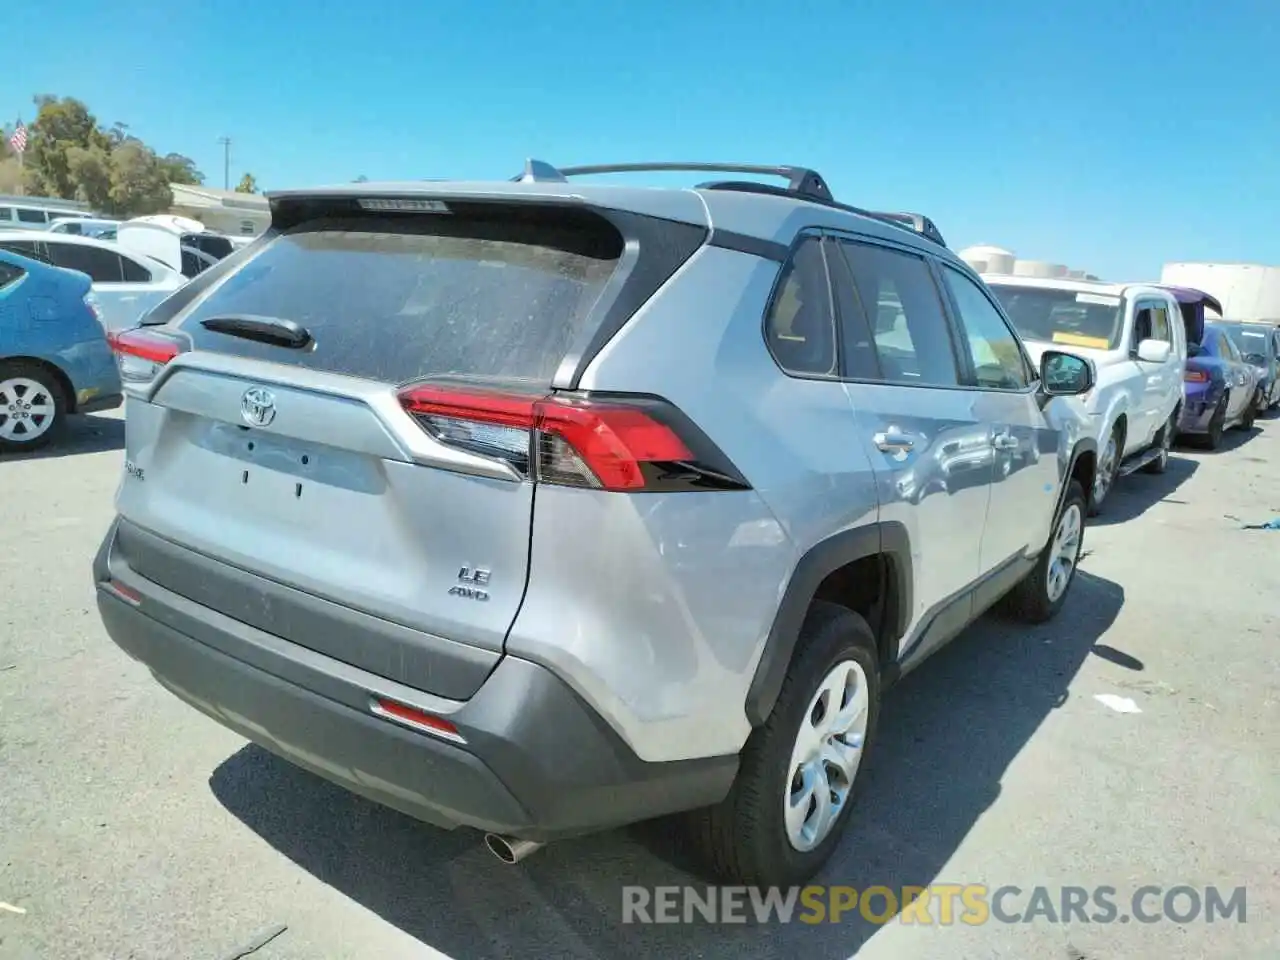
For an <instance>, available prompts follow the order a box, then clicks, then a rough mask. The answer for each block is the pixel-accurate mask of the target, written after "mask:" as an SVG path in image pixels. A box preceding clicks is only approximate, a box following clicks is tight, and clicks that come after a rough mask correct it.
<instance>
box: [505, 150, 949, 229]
mask: <svg viewBox="0 0 1280 960" xmlns="http://www.w3.org/2000/svg"><path fill="white" fill-rule="evenodd" d="M668 171H670V172H686V171H687V172H714V173H750V174H756V175H758V176H770V177H781V178H782V179H784V180H786V181H787V185H786V186H785V187H775V186H771V185H769V184H765V183H752V182H750V181H724V182H718V183H704V184H699V189H706V190H738V191H742V192H750V193H767V194H774V195H777V196H787V197H795V198H798V199H802V200H808V201H810V202H812V203H821V204H823V205H824V206H828V207H836V208H838V209H840V210H847V211H848V212H850V213H856V214H859V215H861V216H864V217H874V218H875V219H877V220H880V221H882V222H884V223H888V224H892V225H893V226H896V227H902V228H904V229H907V230H912V231H914V232H915V233H918V234H920V235H921V236H923V237H926V238H928V239H929V240H932V241H933V242H934V243H936V244H938V245H939V246H942V247H945V246H946V245H947V242H946V240H944V239H943V238H942V233H941V232H940V231H939V230H938V228H937V226H935V225H934V222H933V221H932V220H930V219H929V218H928V217H926V216H925V215H924V214H920V213H877V212H875V211H872V210H863V209H862V208H861V207H854V206H850V205H849V204H846V203H840V202H838V201H837V200H836V199H835V197H833V196H832V195H831V190H830V188H828V187H827V182H826V180H824V179H823V178H822V176H821V175H820V174H819V173H818V172H817V171H816V170H811V169H809V168H808V167H795V166H788V165H779V166H769V165H765V164H754V163H701V162H697V161H688V162H682V161H671V162H668V161H657V162H652V163H600V164H588V165H585V166H577V167H560V168H556V167H554V166H552V165H551V164H549V163H546V162H544V161H542V160H534V159H529V160H527V161H526V162H525V167H524V173H522V174H521V175H520V176H518V177H514V178H513V180H514V181H516V182H524V183H564V182H566V181H567V179H568V178H569V177H579V176H589V175H591V174H597V173H644V172H655V173H657V172H668Z"/></svg>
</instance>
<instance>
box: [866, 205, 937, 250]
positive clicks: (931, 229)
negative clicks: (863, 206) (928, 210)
mask: <svg viewBox="0 0 1280 960" xmlns="http://www.w3.org/2000/svg"><path fill="white" fill-rule="evenodd" d="M867 215H868V216H872V217H878V218H879V219H881V220H888V221H889V222H890V223H896V224H898V225H899V226H903V227H908V228H910V229H911V230H914V231H915V232H916V233H918V234H920V235H921V236H924V237H928V238H929V239H930V240H932V241H933V242H934V243H936V244H938V245H940V246H943V247H945V246H946V245H947V241H945V240H943V239H942V232H941V231H940V230H939V229H938V228H937V226H935V225H934V222H933V221H932V220H930V219H929V218H928V217H926V216H925V215H924V214H923V213H878V212H875V211H870V210H869V211H867Z"/></svg>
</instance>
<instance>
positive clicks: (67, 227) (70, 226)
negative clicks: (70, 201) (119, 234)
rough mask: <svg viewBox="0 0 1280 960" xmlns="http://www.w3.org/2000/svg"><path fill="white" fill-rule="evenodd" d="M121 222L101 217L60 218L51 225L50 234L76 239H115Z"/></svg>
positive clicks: (51, 222)
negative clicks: (63, 234)
mask: <svg viewBox="0 0 1280 960" xmlns="http://www.w3.org/2000/svg"><path fill="white" fill-rule="evenodd" d="M119 225H120V221H119V220H106V219H103V218H99V217H58V218H57V219H56V220H52V221H50V223H49V232H50V233H69V234H71V235H72V236H76V237H94V238H96V239H98V240H103V239H107V237H108V236H110V237H114V236H115V232H116V227H117V226H119Z"/></svg>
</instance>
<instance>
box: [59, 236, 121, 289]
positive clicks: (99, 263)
mask: <svg viewBox="0 0 1280 960" xmlns="http://www.w3.org/2000/svg"><path fill="white" fill-rule="evenodd" d="M45 245H46V246H47V247H48V248H49V259H50V261H51V262H52V263H53V265H54V266H55V267H63V268H65V269H67V270H79V271H80V272H81V273H87V274H88V275H89V279H90V280H92V281H93V282H94V283H120V281H121V280H123V279H124V274H123V273H122V272H121V269H120V255H119V254H117V253H112V252H111V251H110V250H103V249H101V248H99V247H90V246H88V245H86V244H80V243H56V242H46V244H45Z"/></svg>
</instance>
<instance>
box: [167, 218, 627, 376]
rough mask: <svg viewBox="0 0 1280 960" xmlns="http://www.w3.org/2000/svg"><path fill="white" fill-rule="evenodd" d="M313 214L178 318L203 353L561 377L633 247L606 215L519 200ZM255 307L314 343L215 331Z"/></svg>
mask: <svg viewBox="0 0 1280 960" xmlns="http://www.w3.org/2000/svg"><path fill="white" fill-rule="evenodd" d="M480 206H481V205H476V208H475V209H472V210H470V211H457V212H455V213H454V214H452V215H441V216H413V215H403V214H401V215H398V216H395V215H393V216H384V217H361V216H350V217H339V218H328V219H323V220H313V221H310V222H308V223H304V224H302V225H300V226H298V227H294V228H292V229H291V230H289V231H288V232H287V233H285V234H283V235H281V236H279V237H277V238H275V239H274V240H272V241H271V242H270V243H269V244H268V245H267V246H266V247H264V248H263V249H262V251H261V252H259V253H258V254H257V255H256V256H254V257H253V258H252V259H251V260H248V261H246V262H245V263H244V265H243V266H242V267H240V269H238V270H237V271H236V272H235V273H233V274H231V275H230V276H229V277H228V278H227V279H226V280H225V281H223V282H221V283H220V284H219V285H217V286H215V287H214V288H213V289H212V292H211V293H210V294H209V295H208V296H207V297H206V298H205V299H203V300H201V301H198V302H197V304H196V306H195V307H194V308H193V309H192V311H191V312H190V313H188V314H186V315H185V316H183V317H182V318H181V319H180V320H179V321H178V323H179V326H180V327H181V328H182V330H183V331H184V332H186V333H187V334H189V335H190V336H191V337H192V338H193V340H194V342H195V344H196V345H197V346H198V347H200V348H201V349H208V350H217V351H219V352H223V353H231V354H236V355H240V356H250V357H257V358H261V359H264V360H271V361H274V362H278V363H288V364H296V365H298V366H304V367H311V368H316V369H322V370H327V371H332V372H335V373H341V374H346V375H348V376H355V377H363V378H367V379H372V380H379V381H386V382H392V383H403V382H406V381H409V380H417V379H421V378H425V377H440V376H457V377H466V378H494V379H500V380H525V381H532V382H535V383H537V384H539V385H546V384H550V382H551V380H552V378H553V377H554V375H555V373H556V370H557V368H558V367H559V366H560V363H561V361H562V360H563V359H564V358H565V355H566V354H567V353H568V352H569V350H570V349H571V347H572V346H573V344H574V343H575V342H577V341H578V340H579V339H580V337H581V336H582V335H583V334H584V331H585V330H586V327H587V324H588V318H589V316H590V315H591V311H592V307H593V306H594V304H595V303H596V301H597V300H598V299H599V297H600V295H601V293H602V292H603V290H604V287H605V284H606V282H607V281H608V279H609V277H610V276H611V275H612V273H613V271H614V268H615V267H616V265H617V260H618V257H619V256H620V255H621V253H622V247H623V242H622V237H621V235H620V234H619V233H618V232H617V230H616V229H615V228H614V227H613V225H612V224H610V223H609V222H608V221H606V220H604V219H603V218H601V217H599V216H597V215H594V214H590V213H586V212H583V211H572V210H563V209H551V208H540V209H539V210H533V209H528V208H526V209H522V210H515V209H512V208H508V207H497V208H496V209H480ZM236 314H253V315H257V316H266V317H274V318H278V319H284V320H291V321H293V322H295V323H298V324H300V325H302V326H303V327H305V328H306V329H307V331H308V332H309V333H310V334H311V336H312V338H313V339H314V341H315V345H314V347H313V348H312V349H308V350H292V349H289V348H287V347H280V346H274V345H270V344H264V343H259V342H257V341H253V340H246V339H244V338H241V337H233V336H230V335H228V334H222V333H214V332H210V331H208V330H205V329H204V328H202V327H201V326H200V322H201V321H202V320H206V319H209V318H211V317H223V316H228V315H236Z"/></svg>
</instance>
